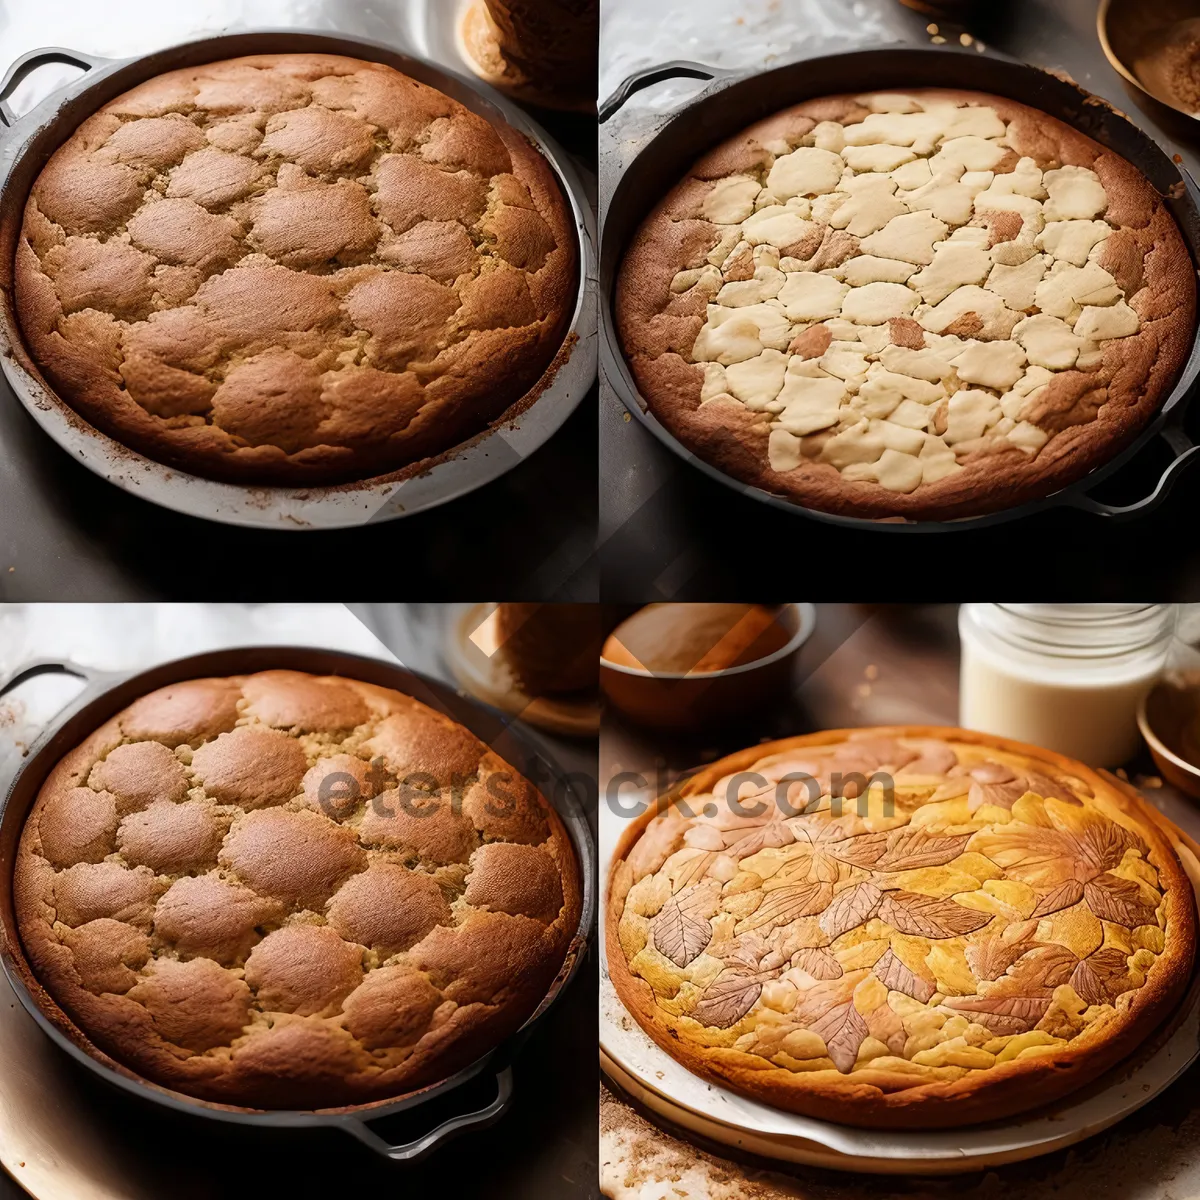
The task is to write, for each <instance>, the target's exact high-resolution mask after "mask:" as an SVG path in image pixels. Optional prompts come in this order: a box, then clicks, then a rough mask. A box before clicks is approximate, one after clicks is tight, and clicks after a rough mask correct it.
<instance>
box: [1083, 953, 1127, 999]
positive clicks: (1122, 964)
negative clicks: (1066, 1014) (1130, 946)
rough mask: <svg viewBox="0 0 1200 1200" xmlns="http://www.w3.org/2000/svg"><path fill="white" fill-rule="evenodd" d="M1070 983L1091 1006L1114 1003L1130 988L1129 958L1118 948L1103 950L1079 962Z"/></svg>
mask: <svg viewBox="0 0 1200 1200" xmlns="http://www.w3.org/2000/svg"><path fill="white" fill-rule="evenodd" d="M1069 982H1070V984H1071V986H1072V987H1073V988H1074V989H1075V991H1076V993H1077V994H1078V995H1079V997H1080V999H1082V1000H1086V1001H1087V1002H1088V1004H1111V1003H1112V1002H1113V1001H1114V1000H1115V999H1116V998H1117V997H1118V996H1119V995H1120V994H1121V993H1122V992H1124V991H1127V990H1128V989H1129V959H1128V958H1127V956H1126V954H1125V952H1124V951H1123V950H1119V949H1117V948H1116V947H1115V946H1110V947H1108V948H1107V949H1103V948H1101V949H1100V950H1097V951H1096V952H1095V953H1094V954H1089V955H1088V957H1087V958H1084V959H1081V960H1080V961H1079V964H1078V965H1077V966H1076V967H1075V970H1074V971H1073V972H1072V973H1071V978H1070V981H1069Z"/></svg>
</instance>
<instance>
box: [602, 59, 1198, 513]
mask: <svg viewBox="0 0 1200 1200" xmlns="http://www.w3.org/2000/svg"><path fill="white" fill-rule="evenodd" d="M679 78H695V79H701V80H707V81H708V82H707V83H706V84H705V85H704V86H703V87H702V88H701V89H700V90H699V92H697V93H696V95H694V96H692V97H691V98H690V99H689V100H687V101H686V102H685V103H684V104H683V105H681V106H679V107H678V108H676V109H675V110H674V111H672V112H669V113H667V114H665V115H664V116H663V117H662V119H661V122H660V123H659V126H658V128H657V130H656V131H655V132H653V133H652V135H651V136H649V137H648V138H647V139H646V140H645V142H644V144H643V146H642V148H641V150H640V151H639V152H638V154H637V155H636V157H634V158H633V160H632V161H631V162H630V163H629V165H628V166H627V167H626V168H625V170H624V172H623V174H622V175H621V179H620V181H619V182H618V184H617V185H616V187H615V189H614V190H613V192H612V195H611V197H610V199H609V201H608V204H607V206H606V207H605V211H604V213H603V220H602V227H601V237H600V296H601V323H602V326H603V337H602V339H601V347H600V355H601V364H602V366H603V369H604V376H605V378H606V379H607V380H608V382H609V383H610V384H611V385H612V387H613V388H614V389H615V391H616V393H617V395H618V396H619V397H620V399H621V401H622V403H623V404H624V405H625V407H626V408H627V409H628V410H629V412H630V413H631V414H632V415H633V416H634V417H636V418H637V419H638V420H639V421H640V422H641V423H642V424H643V425H644V426H645V427H646V428H647V429H649V430H650V432H651V433H652V434H654V436H655V437H657V438H658V440H659V441H660V442H662V443H663V444H664V445H665V446H667V448H668V449H670V450H672V451H673V452H674V453H676V454H678V455H679V456H680V457H681V458H683V459H685V460H686V461H687V462H689V463H690V464H691V465H692V466H694V467H696V468H698V469H699V470H701V471H703V472H704V474H706V475H707V476H709V477H710V478H711V479H715V480H717V481H719V482H720V483H723V484H726V485H727V486H729V487H732V488H733V489H735V490H736V491H738V492H741V493H742V494H743V495H746V496H750V497H752V498H753V499H755V500H761V501H762V502H763V503H766V504H770V505H773V506H774V507H776V508H781V509H784V510H785V511H788V512H793V513H800V514H803V515H804V516H808V517H812V518H814V519H815V520H818V521H824V522H827V523H829V524H832V525H841V526H845V527H848V528H855V529H889V530H899V531H904V532H916V531H920V532H934V531H940V530H951V529H967V528H978V527H980V526H983V525H995V524H998V523H1000V522H1003V521H1011V520H1015V519H1016V518H1018V517H1026V516H1030V515H1032V514H1034V513H1038V512H1043V511H1045V510H1046V509H1050V508H1057V507H1060V506H1063V505H1067V506H1070V507H1073V508H1079V509H1083V510H1085V511H1087V512H1092V513H1096V514H1098V515H1101V516H1106V517H1118V518H1130V517H1134V516H1137V515H1138V514H1141V513H1146V512H1149V511H1151V510H1152V509H1154V508H1156V507H1157V506H1158V505H1159V504H1161V503H1162V501H1163V500H1164V499H1165V498H1166V496H1167V494H1168V492H1169V490H1170V488H1171V486H1172V485H1173V484H1174V482H1175V480H1176V479H1177V478H1178V477H1179V475H1180V473H1181V472H1182V470H1183V469H1184V466H1185V464H1186V463H1188V462H1189V461H1190V460H1191V459H1192V458H1194V457H1195V455H1196V453H1197V452H1198V451H1200V446H1197V445H1194V444H1193V443H1192V441H1191V438H1190V437H1189V436H1188V434H1187V433H1186V431H1185V430H1184V427H1183V420H1184V416H1185V411H1186V402H1187V400H1188V398H1189V396H1190V393H1191V391H1192V385H1193V384H1194V383H1195V381H1196V379H1197V376H1200V336H1197V335H1193V339H1192V347H1191V351H1190V354H1189V356H1188V359H1187V361H1186V362H1185V364H1184V366H1183V369H1182V371H1181V372H1180V375H1179V378H1178V379H1177V380H1176V381H1175V385H1174V387H1173V388H1172V389H1171V390H1170V392H1168V393H1167V395H1166V396H1165V397H1164V398H1163V402H1162V404H1161V406H1160V407H1159V410H1158V412H1157V413H1156V414H1155V416H1154V418H1153V419H1152V420H1151V421H1150V423H1149V424H1148V425H1147V426H1146V427H1145V428H1144V429H1143V430H1142V431H1141V433H1140V434H1139V435H1138V436H1137V437H1136V438H1135V439H1134V440H1133V441H1132V442H1130V444H1128V445H1127V446H1125V447H1123V448H1122V449H1121V450H1119V451H1118V452H1117V453H1116V454H1115V455H1113V457H1112V458H1110V459H1109V460H1108V461H1107V462H1105V463H1102V464H1101V465H1100V466H1098V467H1096V468H1094V469H1093V470H1092V471H1091V472H1089V473H1088V474H1087V475H1086V476H1084V477H1083V478H1082V479H1079V480H1077V481H1076V482H1075V483H1073V484H1070V485H1069V486H1067V487H1065V488H1061V489H1060V490H1059V491H1057V492H1054V493H1052V494H1050V495H1048V496H1043V497H1041V498H1039V499H1037V500H1033V501H1030V502H1028V503H1025V504H1020V505H1016V506H1014V507H1012V508H1006V509H1002V510H1000V511H998V512H991V513H984V514H981V515H979V516H975V517H962V518H958V519H956V520H950V521H946V520H942V521H938V520H928V521H924V520H907V519H905V518H900V517H885V518H879V519H875V518H866V517H846V516H840V515H838V514H835V513H827V512H822V511H820V510H819V509H815V508H806V507H804V506H803V505H801V504H798V503H797V502H795V501H793V500H789V499H788V498H786V497H785V496H781V495H778V494H775V493H772V492H767V491H764V490H763V489H762V488H758V487H753V486H751V485H749V484H745V483H742V482H741V481H740V480H737V479H735V478H733V476H731V475H726V474H725V473H724V472H723V471H720V470H718V469H717V468H716V467H714V466H712V465H711V464H710V463H707V462H705V461H704V460H703V459H700V458H698V457H697V456H696V455H695V454H694V453H693V452H692V451H691V450H689V449H688V448H687V447H686V446H685V445H684V444H683V443H682V442H680V441H679V439H678V438H676V437H675V435H674V434H673V433H671V432H670V431H669V430H668V429H667V428H666V427H665V426H664V425H663V424H662V423H661V422H659V420H658V419H657V417H655V416H654V414H653V413H652V412H650V410H649V408H648V406H647V404H646V402H645V400H644V399H643V398H642V396H641V394H640V393H639V392H638V388H637V384H636V383H635V381H634V378H633V374H632V372H631V371H630V369H629V364H628V363H627V362H626V360H625V355H624V353H623V351H622V347H621V342H620V338H619V337H618V335H617V329H616V321H615V319H614V316H613V299H614V289H615V286H616V280H617V274H618V272H619V270H620V266H621V260H622V259H623V258H624V255H625V250H626V248H627V247H628V245H629V243H630V242H631V240H632V239H633V236H634V234H635V233H636V232H637V230H638V227H639V226H640V225H641V223H642V220H643V219H644V218H645V216H646V213H647V212H648V210H649V206H650V205H652V204H655V203H657V202H658V200H659V199H660V198H661V197H662V196H664V195H666V193H667V192H668V191H669V190H670V189H671V188H672V187H673V186H674V185H675V184H676V183H677V182H678V181H679V180H680V179H682V178H683V177H684V175H685V174H686V173H687V171H688V169H689V168H690V167H691V165H692V163H693V162H695V160H696V159H697V158H699V156H700V155H701V154H702V153H704V152H705V151H706V150H709V149H711V148H712V147H713V146H715V145H717V144H718V143H720V142H721V141H723V140H724V139H725V138H728V137H731V136H733V135H734V134H736V133H737V132H738V131H739V130H742V129H744V128H746V127H747V126H748V125H751V124H753V123H754V122H755V121H759V120H762V119H763V118H764V117H767V116H770V115H771V114H772V113H776V112H778V111H779V110H780V109H782V108H785V107H787V106H788V105H790V104H798V103H799V102H800V101H802V100H807V99H811V98H814V97H817V96H824V95H830V94H833V93H838V92H845V91H847V90H854V91H864V92H867V91H875V90H886V89H897V88H899V89H903V88H905V87H909V88H913V87H947V88H969V89H971V90H972V91H980V92H990V93H992V94H993V95H998V96H1007V97H1009V98H1010V99H1013V100H1018V101H1020V102H1021V103H1022V104H1026V105H1029V106H1030V107H1031V108H1036V109H1040V110H1041V111H1043V112H1046V113H1049V114H1050V115H1051V116H1053V117H1057V118H1058V119H1059V120H1060V121H1063V122H1064V123H1065V124H1067V125H1070V126H1072V127H1073V128H1075V129H1078V130H1079V131H1080V132H1082V133H1085V134H1087V136H1088V137H1090V138H1092V139H1093V140H1094V141H1097V142H1099V143H1100V144H1101V145H1102V146H1107V147H1108V148H1109V149H1111V150H1113V151H1114V152H1116V153H1117V154H1120V155H1121V156H1122V157H1123V158H1126V159H1128V160H1129V161H1130V162H1131V163H1133V165H1134V166H1135V167H1137V168H1138V170H1140V171H1141V172H1142V174H1143V175H1145V176H1146V178H1147V179H1149V180H1150V182H1151V183H1152V184H1153V185H1154V187H1155V188H1157V189H1158V191H1159V192H1161V193H1162V194H1163V200H1164V203H1165V204H1166V205H1167V208H1168V209H1169V210H1170V212H1171V214H1172V216H1174V218H1175V220H1176V222H1177V224H1178V225H1179V228H1180V231H1181V232H1182V234H1183V238H1184V241H1185V242H1186V244H1187V246H1188V250H1189V252H1190V253H1191V256H1192V261H1193V263H1194V264H1196V263H1200V188H1197V186H1196V183H1195V181H1194V180H1193V179H1192V177H1191V176H1190V175H1189V174H1188V172H1187V171H1186V170H1184V169H1183V168H1182V167H1181V166H1179V165H1177V164H1176V163H1174V162H1173V161H1172V160H1171V158H1170V157H1169V156H1168V155H1167V154H1166V153H1165V152H1164V151H1163V150H1162V149H1161V148H1160V147H1159V146H1158V145H1156V144H1155V142H1154V141H1153V140H1152V139H1151V138H1150V137H1149V136H1148V135H1147V134H1145V133H1143V132H1142V130H1140V129H1139V128H1138V127H1137V126H1136V125H1134V124H1133V123H1132V122H1131V121H1129V120H1128V118H1126V117H1125V116H1124V115H1123V114H1121V113H1119V112H1118V111H1117V110H1116V109H1114V108H1113V107H1112V105H1110V104H1109V103H1108V102H1107V101H1105V100H1102V99H1100V98H1099V97H1097V96H1093V95H1092V94H1091V93H1089V92H1086V91H1084V90H1083V89H1082V88H1080V87H1079V86H1078V85H1077V84H1075V83H1073V82H1071V81H1070V80H1069V79H1061V78H1059V77H1058V76H1057V75H1052V74H1050V73H1049V72H1048V71H1043V70H1041V69H1040V68H1038V67H1034V66H1030V65H1029V64H1027V63H1022V62H1018V61H1016V60H1015V59H1009V58H1004V57H1002V56H1000V55H998V54H994V53H992V52H990V51H989V52H988V53H979V52H977V51H973V50H963V49H960V48H954V47H950V46H944V47H942V46H886V47H878V48H871V49H865V50H864V49H856V50H849V51H846V52H844V53H836V54H827V55H821V56H819V57H814V58H807V59H800V60H797V61H793V62H789V63H787V64H785V65H783V66H779V67H775V68H774V69H772V70H770V71H764V72H760V73H757V74H752V75H747V74H744V73H738V72H732V71H725V70H722V69H718V68H715V67H708V66H704V65H702V64H700V63H693V62H673V63H665V64H663V65H661V66H658V67H653V68H650V69H648V70H646V71H642V72H639V73H637V74H635V75H631V76H630V77H629V78H628V79H626V80H625V81H624V82H623V83H622V84H621V85H620V87H618V88H617V90H616V91H615V92H614V93H613V95H612V96H611V97H610V98H609V99H608V100H606V101H605V102H604V104H602V105H601V107H600V120H601V122H602V123H603V122H606V121H608V120H611V119H612V118H613V116H614V115H615V114H616V113H617V112H618V111H619V110H620V109H621V107H622V106H623V105H624V103H625V102H626V101H627V100H628V99H629V97H630V96H631V95H633V94H634V93H635V92H638V91H641V90H642V89H643V88H646V87H649V86H651V85H653V84H655V83H659V82H662V81H664V80H668V79H679ZM602 145H603V140H602ZM601 153H602V155H603V154H604V153H605V151H604V150H602V151H601ZM608 153H609V155H610V156H612V155H613V154H614V153H615V151H613V150H609V151H608ZM609 169H610V170H611V171H613V172H616V171H618V170H619V164H618V163H612V164H610V166H609ZM602 170H603V164H602ZM1155 438H1162V439H1163V440H1164V441H1165V442H1166V444H1167V446H1168V447H1169V449H1170V452H1171V454H1172V456H1173V457H1172V459H1171V462H1170V464H1169V465H1168V466H1167V467H1166V468H1165V469H1164V470H1163V471H1162V473H1161V475H1160V476H1159V477H1158V480H1157V483H1156V484H1155V486H1154V487H1153V489H1152V490H1151V491H1150V492H1149V494H1147V495H1145V496H1143V497H1142V498H1141V499H1140V500H1138V501H1137V502H1136V503H1133V504H1127V505H1121V506H1117V505H1112V504H1106V503H1104V502H1103V501H1101V500H1098V499H1096V498H1095V497H1094V496H1091V495H1089V494H1088V493H1089V491H1090V490H1091V489H1092V488H1094V487H1096V485H1097V484H1099V483H1100V482H1102V481H1103V480H1105V479H1107V478H1108V477H1109V476H1111V475H1112V474H1113V473H1114V472H1116V471H1118V470H1119V469H1120V468H1121V467H1123V466H1124V465H1125V464H1127V463H1129V462H1130V460H1132V459H1133V458H1134V457H1135V456H1136V455H1137V454H1138V452H1139V451H1141V450H1142V449H1144V448H1145V447H1146V446H1147V445H1148V444H1149V443H1150V442H1151V441H1152V440H1153V439H1155Z"/></svg>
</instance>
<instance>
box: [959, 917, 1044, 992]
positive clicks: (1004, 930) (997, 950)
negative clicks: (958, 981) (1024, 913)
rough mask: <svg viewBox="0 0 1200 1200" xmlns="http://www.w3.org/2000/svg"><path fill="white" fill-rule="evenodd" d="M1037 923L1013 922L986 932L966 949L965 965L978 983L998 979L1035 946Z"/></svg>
mask: <svg viewBox="0 0 1200 1200" xmlns="http://www.w3.org/2000/svg"><path fill="white" fill-rule="evenodd" d="M1036 931H1037V922H1036V921H1014V922H1012V924H1009V925H1003V926H998V927H996V928H993V929H990V930H988V932H987V933H986V934H984V935H983V936H982V937H981V938H980V939H979V941H977V942H972V943H971V944H970V945H969V946H967V950H966V956H967V965H968V966H969V967H970V968H971V970H972V972H973V973H974V975H975V977H976V978H977V979H999V978H1000V976H1001V975H1003V974H1004V972H1005V971H1007V970H1008V968H1009V967H1011V966H1012V964H1013V963H1015V962H1016V961H1017V959H1019V958H1020V957H1021V955H1022V954H1024V953H1025V952H1026V951H1027V950H1029V949H1031V948H1032V947H1033V946H1035V945H1036V943H1035V942H1034V940H1033V935H1034V933H1035V932H1036Z"/></svg>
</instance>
